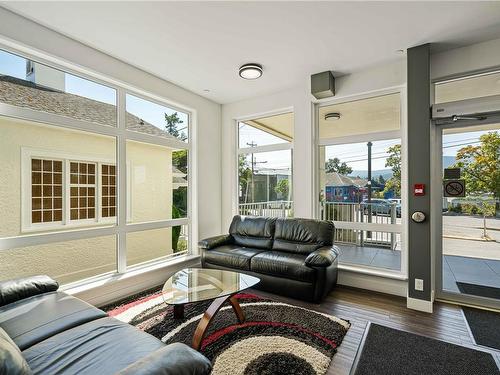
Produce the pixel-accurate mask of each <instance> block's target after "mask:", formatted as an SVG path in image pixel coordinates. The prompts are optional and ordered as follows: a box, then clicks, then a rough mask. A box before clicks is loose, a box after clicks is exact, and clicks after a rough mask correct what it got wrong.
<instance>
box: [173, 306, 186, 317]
mask: <svg viewBox="0 0 500 375" xmlns="http://www.w3.org/2000/svg"><path fill="white" fill-rule="evenodd" d="M174 319H184V305H174Z"/></svg>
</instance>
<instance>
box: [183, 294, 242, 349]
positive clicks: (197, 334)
mask: <svg viewBox="0 0 500 375" xmlns="http://www.w3.org/2000/svg"><path fill="white" fill-rule="evenodd" d="M227 300H229V303H230V304H231V306H232V307H233V310H234V313H235V314H236V317H237V318H238V322H240V323H243V322H244V321H245V314H244V313H243V310H242V309H241V306H240V304H239V303H238V300H237V299H236V298H235V297H234V296H223V297H219V298H216V299H214V301H213V302H212V304H211V305H210V306H209V307H208V309H207V311H205V314H203V317H202V318H201V320H200V322H199V323H198V327H196V331H194V335H193V343H192V347H193V349H196V350H200V348H201V342H202V341H203V337H204V336H205V333H206V332H207V330H208V327H209V326H210V323H211V322H212V320H213V319H214V317H215V315H216V314H217V312H218V311H219V310H220V308H221V307H222V305H224V302H226V301H227Z"/></svg>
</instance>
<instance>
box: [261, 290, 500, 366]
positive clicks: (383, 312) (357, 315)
mask: <svg viewBox="0 0 500 375" xmlns="http://www.w3.org/2000/svg"><path fill="white" fill-rule="evenodd" d="M255 293H257V294H259V295H262V296H264V297H268V298H271V299H274V300H276V301H281V302H286V303H290V304H295V305H299V306H303V307H306V308H309V309H312V310H317V311H321V312H324V313H327V314H330V315H335V316H337V317H339V318H342V319H346V320H349V321H350V322H351V328H350V330H349V332H348V333H347V335H346V337H345V338H344V341H343V342H342V345H340V347H339V349H338V352H337V354H336V355H335V357H334V359H333V361H332V364H331V366H330V368H329V370H328V375H333V374H335V375H343V374H349V372H350V370H351V367H352V364H353V361H354V358H355V357H356V353H357V351H358V347H359V345H360V343H361V339H362V337H363V334H364V331H365V327H366V325H367V323H368V322H372V323H378V324H381V325H385V326H387V327H392V328H396V329H400V330H403V331H408V332H412V333H416V334H419V335H424V336H428V337H432V338H435V339H439V340H443V341H447V342H451V343H454V344H458V345H462V346H467V347H471V348H476V349H479V350H484V351H489V352H491V353H492V354H493V355H494V356H495V359H496V361H497V364H499V363H500V352H499V351H494V350H488V349H486V348H479V347H477V346H475V345H474V341H473V339H472V337H471V335H470V333H469V329H468V326H467V322H466V320H465V318H464V315H463V313H462V310H461V308H460V307H459V306H456V305H452V304H447V303H441V302H436V303H435V304H434V313H433V314H427V313H423V312H419V311H414V310H410V309H407V308H406V299H405V298H402V297H397V296H392V295H387V294H382V293H376V292H371V291H367V290H360V289H355V288H349V287H343V286H339V287H337V288H336V290H335V291H333V292H332V293H331V294H330V295H329V296H328V297H327V298H326V300H325V301H323V303H321V304H312V303H307V302H302V301H298V300H294V299H291V298H286V297H281V296H277V295H275V294H271V293H265V292H261V291H255Z"/></svg>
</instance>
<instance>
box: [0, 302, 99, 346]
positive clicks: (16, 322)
mask: <svg viewBox="0 0 500 375" xmlns="http://www.w3.org/2000/svg"><path fill="white" fill-rule="evenodd" d="M104 316H107V315H106V313H105V312H104V311H102V310H99V309H97V308H95V307H94V306H92V305H89V304H88V303H86V302H84V301H82V300H80V299H78V298H75V297H72V296H69V295H67V294H66V293H63V292H51V293H45V294H40V295H37V296H33V297H29V298H26V299H23V300H19V301H17V302H14V303H11V304H9V305H6V306H2V307H0V327H1V328H3V329H4V330H5V331H6V332H7V334H8V335H9V336H10V337H11V338H12V340H13V341H14V342H15V343H16V345H17V346H18V347H19V348H20V349H21V350H25V349H26V348H28V347H30V346H31V345H34V344H36V343H38V342H40V341H42V340H45V339H46V338H48V337H50V336H53V335H55V334H57V333H59V332H62V331H64V330H66V329H69V328H72V327H75V326H77V325H80V324H83V323H86V322H88V321H90V320H94V319H98V318H102V317H104Z"/></svg>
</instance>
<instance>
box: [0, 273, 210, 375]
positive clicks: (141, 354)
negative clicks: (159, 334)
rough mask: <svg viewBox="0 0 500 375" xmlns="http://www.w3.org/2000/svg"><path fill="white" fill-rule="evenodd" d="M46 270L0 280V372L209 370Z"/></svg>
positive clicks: (184, 373) (172, 374) (92, 374)
mask: <svg viewBox="0 0 500 375" xmlns="http://www.w3.org/2000/svg"><path fill="white" fill-rule="evenodd" d="M57 289H58V284H57V282H55V281H54V280H52V279H50V278H49V277H48V276H35V277H30V278H24V279H17V280H9V281H3V282H0V374H8V375H11V374H12V375H18V374H19V375H25V374H72V375H73V374H89V375H97V374H99V375H105V374H121V375H129V374H137V375H140V374H150V375H153V374H166V375H177V374H179V375H195V374H200V375H203V374H208V373H210V371H211V365H210V362H209V361H208V359H207V358H205V357H204V356H203V355H202V354H200V353H198V352H197V351H195V350H193V349H191V348H190V347H188V346H186V345H184V344H180V343H176V344H170V345H165V344H164V343H163V342H161V341H160V340H158V339H157V338H155V337H153V336H151V335H149V334H147V333H145V332H142V331H140V330H139V329H137V328H135V327H133V326H132V325H130V324H127V323H123V322H121V321H119V320H117V319H114V318H110V317H108V316H107V315H106V313H105V312H104V311H102V310H99V309H97V308H95V307H93V306H91V305H89V304H88V303H86V302H84V301H82V300H80V299H78V298H75V297H72V296H70V295H68V294H65V293H63V292H58V291H57Z"/></svg>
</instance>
